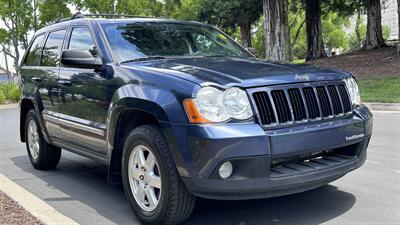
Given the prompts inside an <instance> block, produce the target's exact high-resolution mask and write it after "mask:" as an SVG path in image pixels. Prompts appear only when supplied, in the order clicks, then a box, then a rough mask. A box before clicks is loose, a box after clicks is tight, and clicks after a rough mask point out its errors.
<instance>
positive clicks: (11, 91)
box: [0, 81, 20, 103]
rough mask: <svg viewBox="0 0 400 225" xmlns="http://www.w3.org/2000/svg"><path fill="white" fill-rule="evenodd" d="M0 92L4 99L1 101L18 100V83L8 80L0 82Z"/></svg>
mask: <svg viewBox="0 0 400 225" xmlns="http://www.w3.org/2000/svg"><path fill="white" fill-rule="evenodd" d="M0 93H1V94H2V95H3V97H4V100H3V101H2V102H1V103H4V101H5V99H8V100H11V101H13V102H16V101H18V99H19V95H20V92H19V87H18V85H17V84H16V83H13V82H9V81H8V82H3V83H0Z"/></svg>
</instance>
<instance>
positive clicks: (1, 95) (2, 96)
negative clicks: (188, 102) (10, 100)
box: [0, 92, 6, 104]
mask: <svg viewBox="0 0 400 225" xmlns="http://www.w3.org/2000/svg"><path fill="white" fill-rule="evenodd" d="M5 100H6V96H5V95H4V94H3V93H2V92H0V104H3V103H4V101H5Z"/></svg>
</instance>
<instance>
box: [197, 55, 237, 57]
mask: <svg viewBox="0 0 400 225" xmlns="http://www.w3.org/2000/svg"><path fill="white" fill-rule="evenodd" d="M203 57H231V56H227V55H223V54H214V55H204V56H203Z"/></svg>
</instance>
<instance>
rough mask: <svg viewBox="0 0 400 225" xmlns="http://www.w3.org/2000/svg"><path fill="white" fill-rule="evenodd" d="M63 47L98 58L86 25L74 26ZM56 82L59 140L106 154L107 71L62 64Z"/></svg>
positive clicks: (93, 41) (94, 43) (92, 151)
mask: <svg viewBox="0 0 400 225" xmlns="http://www.w3.org/2000/svg"><path fill="white" fill-rule="evenodd" d="M65 48H66V49H77V50H78V49H79V50H88V51H89V52H90V53H91V54H92V55H93V56H94V57H100V56H99V55H98V54H99V53H98V51H97V46H96V42H95V39H94V38H93V35H92V33H91V30H90V28H89V27H88V26H83V25H79V26H73V27H72V28H71V32H70V35H69V38H68V41H67V44H66V47H65ZM58 82H59V84H60V88H61V94H60V107H59V112H60V114H59V118H60V127H61V137H60V138H61V139H62V142H63V143H65V144H67V145H72V146H71V147H78V148H80V149H83V150H90V152H91V153H105V151H106V138H105V130H106V118H107V111H108V106H109V103H110V101H109V98H108V97H107V96H108V92H107V79H106V74H103V72H102V71H101V70H99V71H96V70H94V69H82V68H73V67H65V66H62V68H61V72H60V76H59V81H58Z"/></svg>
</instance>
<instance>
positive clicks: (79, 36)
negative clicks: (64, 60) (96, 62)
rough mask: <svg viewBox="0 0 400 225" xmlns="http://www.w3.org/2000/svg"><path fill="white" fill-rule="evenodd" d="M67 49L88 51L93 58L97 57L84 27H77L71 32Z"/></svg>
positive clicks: (94, 46) (87, 31) (91, 40)
mask: <svg viewBox="0 0 400 225" xmlns="http://www.w3.org/2000/svg"><path fill="white" fill-rule="evenodd" d="M68 49H79V50H88V51H89V52H90V53H92V55H93V56H96V55H97V50H96V45H95V44H94V41H93V38H92V35H91V34H90V31H89V29H88V28H86V27H77V28H74V29H73V30H72V34H71V40H70V42H69V46H68Z"/></svg>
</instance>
